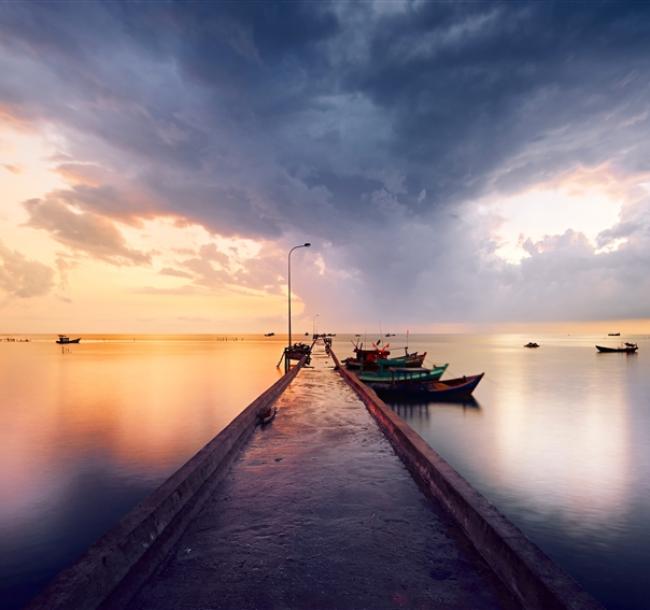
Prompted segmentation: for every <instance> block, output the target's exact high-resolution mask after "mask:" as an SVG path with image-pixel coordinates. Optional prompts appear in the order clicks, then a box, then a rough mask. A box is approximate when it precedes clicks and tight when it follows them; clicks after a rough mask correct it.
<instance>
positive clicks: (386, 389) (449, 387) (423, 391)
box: [372, 373, 485, 401]
mask: <svg viewBox="0 0 650 610" xmlns="http://www.w3.org/2000/svg"><path fill="white" fill-rule="evenodd" d="M484 374H485V373H480V374H479V375H467V376H465V377H458V378H457V379H446V380H444V381H442V380H437V381H428V382H426V383H413V384H410V383H393V384H391V383H379V384H373V386H372V387H373V389H374V390H375V391H376V392H377V394H379V396H386V397H394V396H419V397H422V398H427V399H428V400H433V401H436V400H439V401H445V400H458V399H462V398H467V397H468V396H470V395H471V394H472V392H473V391H474V390H475V389H476V386H477V385H478V384H479V383H480V382H481V379H483V375H484Z"/></svg>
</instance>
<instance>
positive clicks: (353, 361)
mask: <svg viewBox="0 0 650 610" xmlns="http://www.w3.org/2000/svg"><path fill="white" fill-rule="evenodd" d="M388 356H390V351H388V346H385V347H379V346H377V345H376V344H374V343H373V346H372V349H364V348H363V344H361V345H359V344H356V345H355V346H354V357H352V356H350V357H349V358H346V359H345V360H344V361H343V364H345V366H346V368H348V369H351V370H354V369H372V368H376V367H377V360H379V359H380V358H381V359H386V358H388Z"/></svg>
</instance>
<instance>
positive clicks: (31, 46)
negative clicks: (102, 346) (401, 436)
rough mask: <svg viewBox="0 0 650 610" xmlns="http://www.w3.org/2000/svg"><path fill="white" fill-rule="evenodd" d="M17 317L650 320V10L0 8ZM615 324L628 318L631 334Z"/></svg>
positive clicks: (93, 328) (204, 325) (336, 326)
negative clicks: (289, 276)
mask: <svg viewBox="0 0 650 610" xmlns="http://www.w3.org/2000/svg"><path fill="white" fill-rule="evenodd" d="M0 74H2V77H1V78H0V193H1V195H2V200H1V202H2V203H1V205H0V315H1V318H2V324H1V325H0V332H74V331H78V332H122V331H123V332H229V331H241V332H247V331H251V332H253V331H254V332H257V331H267V330H275V331H276V332H280V331H283V330H284V328H285V320H286V253H287V250H288V249H289V248H290V247H291V246H293V245H295V244H298V243H302V242H305V241H310V242H312V244H313V247H312V248H310V249H308V250H307V249H302V250H298V251H297V252H295V254H294V257H293V264H294V266H293V271H294V275H293V288H294V292H295V299H296V301H295V309H294V312H295V316H296V318H295V324H296V327H297V328H298V330H300V331H303V330H311V324H312V320H313V316H314V315H315V314H317V313H318V314H320V315H319V318H318V319H319V323H320V325H321V326H324V327H327V328H328V329H331V330H339V331H344V330H348V331H353V332H356V331H364V330H373V329H376V328H378V327H379V326H380V325H381V326H382V327H383V329H384V330H385V331H386V330H392V331H395V332H400V331H403V330H405V329H406V328H410V329H411V330H412V331H418V330H419V331H436V330H463V329H471V330H473V329H482V328H484V329H499V328H503V329H508V328H511V329H516V328H525V327H526V326H527V325H530V324H531V323H539V324H541V325H543V327H544V328H549V329H558V330H562V331H564V330H566V329H570V328H581V329H582V328H584V329H588V328H599V329H600V328H602V329H605V328H607V327H609V326H612V325H613V324H616V325H618V326H620V327H621V328H624V329H626V330H635V329H636V330H640V331H648V330H650V324H649V323H648V322H647V319H648V318H650V273H649V270H650V107H649V106H650V78H649V75H650V5H648V4H645V3H634V4H629V5H627V4H625V3H620V2H615V3H608V2H602V3H570V4H568V3H564V4H558V3H539V2H535V3H525V2H517V3H503V4H501V3H450V2H445V3H427V2H420V1H404V2H399V1H390V2H363V3H359V2H355V3H348V2H336V3H327V2H309V3H300V2H285V3H269V2H262V3H255V2H243V3H236V2H227V3H225V2H224V3H216V2H215V3H209V2H206V3H203V2H196V3H173V2H169V3H167V2H155V3H132V4H125V3H119V2H110V3H92V2H70V3H65V2H56V3H43V4H39V3H36V2H23V3H19V2H12V3H7V4H2V5H0ZM612 330H620V328H618V327H616V328H612Z"/></svg>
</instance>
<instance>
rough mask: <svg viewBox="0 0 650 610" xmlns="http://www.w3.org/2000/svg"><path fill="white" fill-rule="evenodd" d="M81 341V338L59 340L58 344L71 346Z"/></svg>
mask: <svg viewBox="0 0 650 610" xmlns="http://www.w3.org/2000/svg"><path fill="white" fill-rule="evenodd" d="M80 341H81V337H77V338H76V339H57V340H56V342H57V343H58V344H59V345H70V344H71V343H79V342H80Z"/></svg>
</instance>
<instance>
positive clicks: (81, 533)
mask: <svg viewBox="0 0 650 610" xmlns="http://www.w3.org/2000/svg"><path fill="white" fill-rule="evenodd" d="M119 339H120V340H116V338H115V337H112V340H110V341H102V340H101V337H95V338H94V339H93V338H88V337H86V338H84V340H83V341H82V343H81V344H80V345H78V346H70V347H69V348H66V349H62V348H61V347H59V346H57V345H55V344H54V343H53V340H52V338H47V340H41V341H32V342H31V343H4V342H1V343H0V387H1V388H2V392H3V399H2V401H1V402H0V424H1V427H0V435H1V436H0V439H1V442H0V489H1V490H2V491H1V494H2V501H1V502H0V583H1V585H0V587H1V591H0V607H2V608H9V609H10V608H17V607H20V606H21V605H22V604H23V603H24V602H25V601H26V600H27V599H28V598H29V597H30V596H31V595H33V594H34V593H35V592H37V591H38V590H39V589H40V588H41V587H42V586H43V584H44V583H45V582H46V581H47V580H49V578H51V577H52V576H53V575H54V574H55V573H56V572H58V571H59V570H60V569H61V568H63V567H65V566H66V565H69V564H70V563H71V562H73V561H74V560H75V559H77V558H78V557H79V555H80V554H81V553H82V552H83V551H84V550H85V549H86V548H87V547H88V545H89V544H91V543H92V542H94V541H95V540H96V539H97V538H98V537H99V536H101V534H102V533H104V532H105V531H106V530H107V529H109V528H110V527H111V526H112V525H114V524H115V523H116V522H117V521H118V520H119V519H120V518H121V517H122V516H123V515H124V514H125V513H126V512H127V511H128V510H129V509H131V508H132V507H133V506H134V505H135V504H136V503H137V502H138V501H139V500H141V499H142V498H143V497H145V496H146V495H147V494H148V493H149V492H151V491H152V490H153V489H154V488H155V487H157V486H158V485H159V484H160V483H161V482H162V481H163V480H164V479H165V478H166V477H167V476H168V475H169V474H171V473H172V472H173V471H174V470H175V469H176V468H177V467H178V466H180V465H181V464H182V463H183V462H184V461H185V460H187V459H188V458H189V457H190V456H191V455H193V454H194V453H195V452H196V451H198V450H199V449H200V448H201V447H202V446H203V445H204V444H205V443H206V442H207V441H209V440H210V439H211V438H212V437H213V436H214V435H215V434H217V433H218V432H219V431H220V430H221V429H222V428H223V427H224V426H225V425H227V423H228V422H230V421H231V420H232V419H233V418H234V417H235V416H236V415H237V414H238V413H239V412H240V411H241V410H242V409H243V408H244V407H245V406H246V405H247V404H248V403H250V402H251V400H253V399H254V398H255V397H256V396H257V395H258V394H260V393H261V392H262V391H263V390H264V389H266V388H267V387H268V386H269V385H270V384H271V383H273V382H274V381H275V380H276V379H277V378H278V375H279V373H278V371H277V370H276V368H275V364H276V362H277V359H278V358H279V356H280V353H281V350H282V337H275V338H272V339H263V338H261V337H245V340H244V341H232V339H233V337H230V338H229V339H231V340H229V341H223V340H218V339H220V338H217V337H209V336H208V337H160V338H157V339H155V338H151V337H147V338H144V337H136V339H137V340H135V341H134V340H132V338H125V337H123V338H119ZM349 339H350V337H348V336H344V335H339V336H338V337H337V338H336V339H335V342H334V347H335V349H336V351H337V354H338V355H339V356H340V357H343V356H345V355H347V353H349V351H350V349H351V344H350V342H349ZM621 339H622V340H626V339H627V340H630V339H632V340H635V341H638V343H639V347H640V351H639V354H637V355H635V356H626V355H623V354H600V355H599V354H597V353H596V350H595V348H594V345H595V343H606V344H612V343H616V342H618V339H612V338H609V339H608V338H607V337H602V336H593V337H586V336H580V337H573V336H534V337H533V336H530V337H529V336H526V337H524V336H517V335H491V336H488V335H484V336H468V335H449V336H443V335H438V336H433V335H429V336H415V337H411V338H410V348H411V350H413V349H418V350H421V351H427V352H428V353H429V356H428V358H427V362H428V364H432V363H433V362H436V363H442V362H449V363H450V367H449V370H448V373H447V374H446V375H447V376H455V375H462V374H465V373H467V374H469V373H477V372H481V371H485V372H486V376H485V378H484V379H483V381H482V382H481V384H480V386H479V387H478V389H477V391H476V393H475V396H476V401H471V402H468V403H467V404H465V405H463V404H426V403H422V402H420V403H415V404H413V403H408V404H397V403H393V407H394V408H395V410H396V411H397V412H398V413H400V415H402V416H403V417H404V418H405V419H406V420H407V421H408V422H409V423H410V424H411V425H412V426H413V427H414V428H415V429H416V430H417V431H418V432H419V433H420V434H421V435H422V436H423V437H424V438H425V439H426V440H427V441H428V442H429V443H430V444H431V446H432V447H433V448H434V449H435V450H436V451H438V452H439V453H440V454H441V455H442V456H443V457H444V458H445V459H446V460H447V461H449V462H450V463H451V464H452V465H453V466H454V467H455V468H456V469H457V470H458V471H459V472H460V473H461V474H462V475H463V476H465V477H466V478H467V479H468V480H469V481H470V482H471V483H472V484H473V485H474V486H475V487H476V488H477V489H478V490H479V491H481V493H483V494H484V495H485V496H486V497H487V498H488V499H489V500H490V501H491V502H492V503H494V504H495V505H496V506H497V507H498V508H499V509H500V510H501V511H502V512H503V513H505V514H506V515H507V516H508V517H509V518H510V519H511V520H512V521H513V522H514V523H515V524H516V525H517V526H519V527H520V528H521V529H522V530H523V531H524V533H525V534H526V535H527V536H528V537H529V538H531V539H532V540H533V541H534V542H535V543H537V544H538V545H539V546H540V547H541V548H542V549H543V550H544V551H545V552H546V553H547V554H549V555H550V556H551V557H552V558H553V559H554V560H555V561H556V562H557V563H558V564H560V565H561V566H562V567H563V568H564V569H565V570H566V571H567V572H569V573H570V574H572V575H573V576H574V577H575V578H576V579H577V580H578V581H579V582H580V583H581V584H582V585H583V586H584V587H585V588H586V589H587V590H588V591H590V592H591V593H592V594H593V595H594V596H596V597H597V598H598V599H599V600H600V601H601V602H603V603H604V604H606V605H607V606H608V607H610V608H615V609H622V610H632V609H634V610H640V609H641V608H647V607H648V604H647V599H650V583H649V582H648V580H646V578H647V571H648V566H650V400H649V399H648V398H649V396H650V341H649V340H648V339H647V338H645V337H621ZM529 340H536V341H538V342H540V343H541V344H542V347H541V348H540V349H538V350H527V349H524V348H523V347H522V346H523V344H524V343H526V342H527V341H529ZM390 341H391V342H392V344H393V348H395V347H397V346H403V345H404V341H405V339H404V337H403V336H398V337H393V338H391V339H390ZM394 353H399V350H394Z"/></svg>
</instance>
